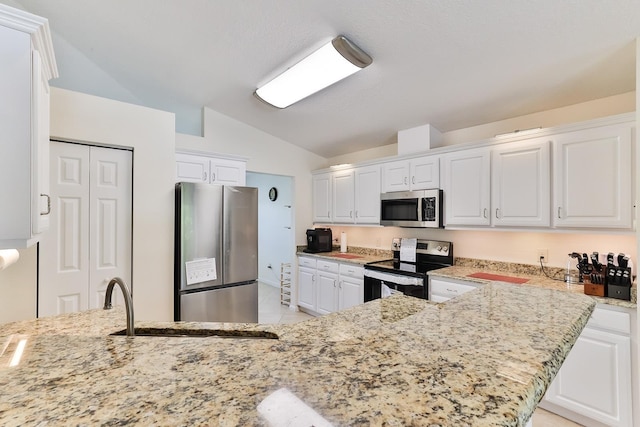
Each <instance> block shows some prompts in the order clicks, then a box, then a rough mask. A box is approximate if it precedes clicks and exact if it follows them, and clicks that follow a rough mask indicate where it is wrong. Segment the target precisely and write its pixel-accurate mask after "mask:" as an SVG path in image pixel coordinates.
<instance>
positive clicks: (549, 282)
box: [429, 258, 638, 308]
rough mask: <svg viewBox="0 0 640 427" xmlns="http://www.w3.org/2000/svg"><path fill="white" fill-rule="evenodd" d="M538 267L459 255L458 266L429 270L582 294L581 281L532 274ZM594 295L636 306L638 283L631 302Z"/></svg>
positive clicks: (603, 301)
mask: <svg viewBox="0 0 640 427" xmlns="http://www.w3.org/2000/svg"><path fill="white" fill-rule="evenodd" d="M536 270H539V267H538V266H534V265H527V264H510V263H502V262H496V261H484V260H473V259H470V258H458V259H456V265H455V266H453V267H447V268H443V269H439V270H433V271H430V272H429V275H430V276H440V277H449V278H453V279H462V280H468V281H470V282H477V283H489V281H488V280H483V279H478V278H474V277H469V275H471V274H474V273H478V272H482V273H489V274H496V275H503V276H512V277H518V278H524V279H527V282H526V283H523V284H522V285H521V286H534V287H538V288H545V289H554V290H559V291H563V292H569V293H572V294H583V295H584V286H583V285H581V284H567V283H565V282H563V281H561V280H554V279H550V278H547V277H545V276H540V275H538V274H531V273H534V272H536ZM549 270H550V271H549V273H550V276H551V277H554V274H555V275H556V276H557V277H562V274H557V271H555V270H558V269H553V268H552V269H549ZM587 296H589V297H590V298H593V299H594V300H595V301H596V302H598V303H601V304H609V305H615V306H618V307H627V308H635V307H636V305H637V300H638V285H637V283H636V284H634V285H633V287H632V288H631V301H625V300H620V299H615V298H603V297H596V296H592V295H587Z"/></svg>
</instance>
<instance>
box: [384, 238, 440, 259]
mask: <svg viewBox="0 0 640 427" xmlns="http://www.w3.org/2000/svg"><path fill="white" fill-rule="evenodd" d="M401 244H402V239H401V238H400V237H394V238H393V240H392V241H391V250H393V251H399V250H400V246H401ZM450 249H451V242H443V241H439V240H424V239H418V243H417V245H416V253H419V254H426V255H440V256H448V255H449V252H450Z"/></svg>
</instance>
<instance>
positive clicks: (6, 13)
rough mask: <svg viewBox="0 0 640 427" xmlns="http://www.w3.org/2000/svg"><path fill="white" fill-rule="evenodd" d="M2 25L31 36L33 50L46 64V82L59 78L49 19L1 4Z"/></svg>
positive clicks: (0, 21)
mask: <svg viewBox="0 0 640 427" xmlns="http://www.w3.org/2000/svg"><path fill="white" fill-rule="evenodd" d="M0 25H2V26H5V27H7V28H12V29H14V30H18V31H22V32H25V33H28V34H31V43H33V48H34V49H35V50H37V51H38V52H39V53H40V57H41V59H42V61H43V63H44V67H43V71H44V75H45V77H46V80H47V81H49V80H51V79H55V78H57V77H58V76H59V74H58V65H57V63H56V57H55V55H54V53H53V43H52V41H51V31H50V30H49V20H48V19H46V18H42V17H40V16H37V15H33V14H31V13H29V12H25V11H24V10H20V9H15V8H13V7H9V6H7V5H3V4H0Z"/></svg>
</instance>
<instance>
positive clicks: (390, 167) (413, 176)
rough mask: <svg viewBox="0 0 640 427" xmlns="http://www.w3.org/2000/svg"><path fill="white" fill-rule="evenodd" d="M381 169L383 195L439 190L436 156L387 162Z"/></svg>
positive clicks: (438, 167) (438, 170)
mask: <svg viewBox="0 0 640 427" xmlns="http://www.w3.org/2000/svg"><path fill="white" fill-rule="evenodd" d="M382 168H383V183H382V192H383V193H389V192H392V191H409V190H426V189H430V188H440V161H439V157H438V156H426V157H420V158H416V159H411V160H399V161H394V162H388V163H385V164H383V165H382Z"/></svg>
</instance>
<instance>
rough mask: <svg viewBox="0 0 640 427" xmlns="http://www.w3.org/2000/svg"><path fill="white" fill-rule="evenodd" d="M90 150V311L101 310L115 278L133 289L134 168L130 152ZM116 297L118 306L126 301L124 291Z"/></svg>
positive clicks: (116, 294)
mask: <svg viewBox="0 0 640 427" xmlns="http://www.w3.org/2000/svg"><path fill="white" fill-rule="evenodd" d="M89 148H90V161H91V173H90V177H89V197H90V204H91V206H90V208H89V213H90V221H89V242H90V244H91V249H90V267H89V295H90V301H89V308H98V307H102V305H103V304H104V295H105V292H106V290H107V284H108V283H109V281H110V280H111V278H113V277H120V278H121V279H122V280H124V282H125V283H126V284H127V285H128V286H129V288H130V289H131V241H132V238H131V211H132V200H131V189H132V185H133V183H132V177H131V175H132V164H131V152H130V151H126V150H117V149H110V148H104V147H89ZM132 292H133V290H132ZM114 296H115V300H116V304H118V303H120V302H121V301H122V297H121V293H120V291H116V292H115V293H114Z"/></svg>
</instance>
